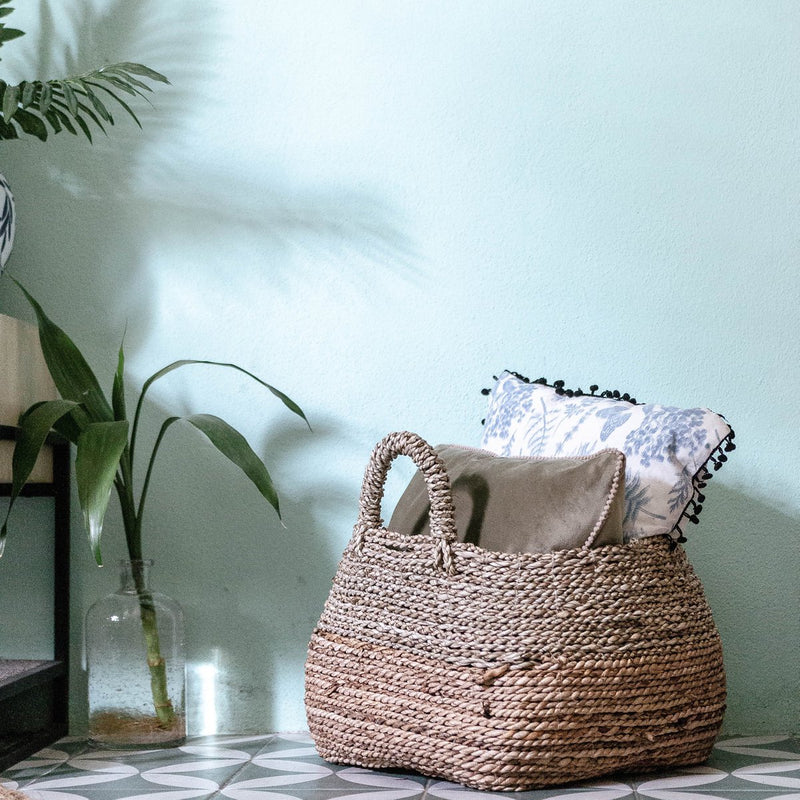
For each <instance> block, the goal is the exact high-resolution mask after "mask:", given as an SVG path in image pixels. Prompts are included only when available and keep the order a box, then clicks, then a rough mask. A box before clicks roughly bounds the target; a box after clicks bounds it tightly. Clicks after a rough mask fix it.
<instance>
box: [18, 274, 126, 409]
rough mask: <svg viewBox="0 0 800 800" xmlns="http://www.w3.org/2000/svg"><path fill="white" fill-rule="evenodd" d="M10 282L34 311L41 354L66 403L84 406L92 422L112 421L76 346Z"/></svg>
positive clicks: (105, 401) (30, 297)
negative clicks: (73, 402)
mask: <svg viewBox="0 0 800 800" xmlns="http://www.w3.org/2000/svg"><path fill="white" fill-rule="evenodd" d="M11 280H12V281H14V283H15V284H16V285H17V286H18V287H19V288H20V290H21V291H22V293H23V294H24V295H25V297H26V298H27V300H28V302H29V303H30V304H31V306H32V307H33V310H34V311H35V312H36V318H37V320H38V323H39V341H40V343H41V345H42V353H43V354H44V360H45V361H46V363H47V368H48V370H49V371H50V375H51V377H52V378H53V382H54V383H55V385H56V389H58V391H59V394H60V395H61V396H62V397H63V398H64V399H65V400H74V401H75V402H76V403H80V404H81V405H83V406H84V407H85V408H86V410H87V412H88V414H89V417H90V418H91V420H92V422H110V421H112V420H113V419H114V412H113V411H112V409H111V406H110V405H109V404H108V400H106V398H105V395H104V394H103V392H102V390H101V389H100V384H99V383H98V382H97V378H96V377H95V375H94V373H93V372H92V370H91V367H89V365H88V364H87V363H86V359H85V358H84V357H83V355H82V354H81V352H80V350H78V348H77V346H76V345H75V343H74V342H73V341H72V339H70V338H69V336H67V334H66V333H64V331H62V330H61V328H59V327H58V325H56V324H55V323H54V322H52V321H51V320H50V318H49V317H48V316H47V315H46V314H45V313H44V311H43V310H42V307H41V306H40V305H39V304H38V303H37V302H36V300H34V299H33V297H32V296H31V295H30V294H29V293H28V291H27V290H26V289H25V287H24V286H22V284H21V283H19V281H17V280H16V279H14V278H12V279H11Z"/></svg>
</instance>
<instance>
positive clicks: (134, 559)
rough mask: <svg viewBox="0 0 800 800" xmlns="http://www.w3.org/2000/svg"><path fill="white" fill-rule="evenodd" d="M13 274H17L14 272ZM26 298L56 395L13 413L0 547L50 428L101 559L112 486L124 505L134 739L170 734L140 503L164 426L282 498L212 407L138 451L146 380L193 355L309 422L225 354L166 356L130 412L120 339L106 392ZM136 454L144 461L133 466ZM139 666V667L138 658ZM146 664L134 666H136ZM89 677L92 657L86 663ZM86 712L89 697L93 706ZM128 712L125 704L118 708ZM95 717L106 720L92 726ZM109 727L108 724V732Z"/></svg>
mask: <svg viewBox="0 0 800 800" xmlns="http://www.w3.org/2000/svg"><path fill="white" fill-rule="evenodd" d="M12 280H13V279H12ZM14 283H15V284H16V285H17V286H18V287H19V288H20V290H21V291H22V292H23V294H24V295H25V297H26V298H27V300H28V302H29V303H30V305H31V307H32V308H33V310H34V312H35V314H36V319H37V325H38V331H39V339H40V342H41V347H42V352H43V354H44V359H45V362H46V363H47V367H48V370H49V372H50V375H51V376H52V378H53V381H54V383H55V386H56V388H57V389H58V392H59V394H60V397H59V398H58V399H55V400H46V401H41V402H38V403H35V404H34V405H32V406H31V407H30V408H29V409H27V410H26V411H25V412H24V413H23V414H22V415H21V417H20V419H19V428H20V437H19V439H18V441H17V443H16V446H15V448H14V455H13V460H12V471H13V482H12V492H11V499H10V504H9V507H8V511H7V514H6V518H5V521H4V523H3V525H2V528H0V554H1V553H2V548H3V546H4V542H5V539H6V534H7V529H8V518H9V514H10V512H11V509H12V508H13V505H14V502H15V500H16V499H17V497H18V496H19V494H20V491H21V490H22V487H23V486H24V485H25V483H26V482H27V480H28V477H29V475H30V473H31V470H32V469H33V466H34V464H35V462H36V459H37V457H38V454H39V452H40V450H41V449H42V447H43V445H44V444H45V440H46V438H47V436H48V435H49V434H50V433H51V431H55V432H56V433H57V434H60V435H61V436H63V437H65V438H66V439H68V440H69V441H70V442H71V443H72V444H73V445H74V446H75V476H76V484H77V490H78V500H79V504H80V508H81V511H82V513H83V520H84V524H85V527H86V531H87V533H88V537H89V543H90V546H91V549H92V553H93V554H94V557H95V559H96V561H97V563H98V564H102V556H101V548H100V542H101V534H102V531H103V520H104V517H105V514H106V509H107V508H108V504H109V501H110V497H111V494H112V492H116V495H117V498H118V500H119V506H120V510H121V512H122V524H123V527H124V531H125V541H126V545H127V551H128V555H129V558H130V564H131V567H130V581H131V585H130V587H129V594H132V595H134V596H135V598H136V603H137V605H138V609H137V616H138V620H137V624H139V625H140V626H141V634H142V636H141V637H140V639H141V644H142V652H141V658H142V665H145V664H146V671H147V673H148V683H149V687H150V692H151V703H152V713H151V714H149V715H148V717H147V719H145V720H142V719H138V720H129V723H130V725H131V726H135V727H136V729H137V730H139V731H141V730H149V731H151V734H152V735H151V736H150V738H148V735H147V734H145V735H144V737H143V736H142V735H138V736H137V737H136V738H135V739H133V743H135V744H137V745H141V744H146V743H157V744H164V743H174V742H176V741H180V740H181V739H182V738H183V734H184V733H185V727H184V724H185V723H184V720H183V716H182V709H181V701H180V698H177V700H176V699H173V697H171V696H170V692H169V689H168V682H167V673H168V668H169V665H168V663H167V659H166V658H165V657H164V654H163V653H162V651H161V646H160V635H159V624H158V622H159V621H158V615H157V603H156V602H154V596H153V593H152V592H151V591H150V589H149V587H148V585H147V579H146V577H147V576H146V573H147V562H146V560H145V559H144V552H143V547H142V532H143V520H144V512H145V503H146V500H147V497H148V491H149V489H150V486H151V481H152V477H153V468H154V465H155V463H156V457H157V456H158V453H159V451H160V448H161V445H162V443H163V441H164V438H165V436H166V435H167V433H168V431H169V430H170V428H172V426H173V425H174V424H176V423H178V422H180V421H184V422H186V423H188V424H189V425H192V426H194V428H196V429H197V430H198V431H200V432H201V433H202V434H204V435H205V437H206V438H207V439H208V440H209V441H210V442H211V444H212V445H213V446H214V447H215V448H216V449H217V450H218V451H219V452H220V453H222V455H224V456H225V457H226V458H227V459H229V460H230V461H231V462H232V463H233V464H235V465H236V466H237V467H239V468H240V469H241V471H242V472H243V473H244V474H245V476H246V477H247V478H248V479H249V480H250V482H251V483H252V484H253V485H254V486H255V487H256V488H257V489H258V491H259V492H260V493H261V495H262V496H263V497H264V499H265V500H266V501H267V502H268V503H269V504H270V505H271V506H272V507H273V509H274V510H275V512H276V513H277V514H278V516H279V517H280V506H279V502H278V496H277V493H276V491H275V487H274V485H273V482H272V479H271V477H270V475H269V472H268V471H267V467H266V466H265V464H264V462H263V461H262V460H261V458H259V457H258V455H256V453H255V452H254V451H253V449H252V448H251V447H250V445H249V444H248V443H247V441H246V439H245V438H244V437H243V436H242V435H241V434H240V433H239V432H238V431H237V430H236V429H235V428H233V427H232V426H231V425H229V424H228V423H227V422H225V421H224V420H222V419H220V418H219V417H216V416H213V415H210V414H191V415H188V416H183V417H180V416H169V417H167V418H166V419H165V420H164V421H163V423H162V424H161V427H160V430H159V432H158V434H157V436H156V437H155V441H154V443H153V444H152V445H151V446H150V448H149V453H145V454H143V453H142V447H143V445H142V444H141V442H140V439H141V433H140V421H141V417H142V412H143V409H144V401H145V398H146V395H147V392H148V390H149V389H150V388H151V386H152V385H153V384H154V383H155V382H156V381H158V380H160V379H161V378H163V377H165V376H166V375H168V374H170V373H171V372H173V371H175V370H177V369H180V368H183V367H186V366H188V365H193V364H203V365H210V366H218V367H225V368H228V369H233V370H236V371H238V372H240V373H244V374H245V375H247V376H248V377H249V378H251V379H252V380H254V381H255V382H257V383H258V384H260V385H261V386H262V387H264V388H266V389H267V390H268V391H270V392H271V393H272V394H273V395H274V396H275V397H276V398H278V400H280V402H281V403H283V405H284V406H285V407H286V408H287V409H288V410H289V411H291V412H292V413H293V414H296V415H297V416H299V417H300V418H301V419H302V420H303V421H304V422H306V424H308V421H307V419H306V417H305V414H304V413H303V411H302V410H301V408H300V407H299V406H298V405H297V404H296V403H295V402H294V401H293V400H291V399H290V398H289V397H288V396H287V395H285V394H284V393H283V392H281V391H280V390H278V389H276V388H275V387H274V386H271V385H270V384H268V383H265V382H264V381H263V380H261V379H260V378H258V377H257V376H256V375H254V374H252V373H251V372H248V371H247V370H245V369H243V368H242V367H239V366H237V365H236V364H231V363H220V362H214V361H198V360H188V359H187V360H180V361H175V362H173V363H171V364H168V365H166V366H165V367H163V368H162V369H160V370H158V371H157V372H155V373H154V374H153V375H151V376H150V377H149V378H148V379H147V380H146V381H145V382H144V384H143V385H142V388H141V390H140V392H139V395H138V399H137V402H136V405H135V409H134V412H133V414H132V415H130V414H129V413H128V406H127V403H126V390H125V382H124V368H125V355H124V351H123V347H122V346H120V348H119V353H118V358H117V368H116V372H115V374H114V379H113V385H112V388H111V392H110V393H109V395H108V396H106V395H105V394H104V393H103V391H102V389H101V388H100V384H99V382H98V380H97V378H96V377H95V374H94V372H93V371H92V369H91V368H90V367H89V365H88V363H87V362H86V359H85V358H84V356H83V355H82V353H81V352H80V350H79V349H78V347H77V345H76V344H75V343H74V342H73V341H72V339H71V338H70V337H69V336H68V335H67V334H66V333H65V332H64V331H63V330H62V329H61V328H59V327H58V326H57V325H56V324H55V323H54V322H52V321H51V320H50V318H49V317H48V316H47V315H46V314H45V312H44V310H43V309H42V307H41V306H40V305H39V303H38V302H37V301H36V300H35V299H34V298H33V297H32V296H31V295H30V294H29V293H28V292H27V291H26V290H25V289H24V287H22V286H21V285H20V284H19V283H18V282H17V281H14ZM140 461H141V462H142V464H143V467H141V468H140V469H137V467H138V466H139V463H140ZM143 669H145V668H144V667H143ZM141 671H142V670H140V672H141ZM90 678H91V664H90ZM97 711H98V716H97V718H96V719H95V720H93V719H92V718H91V717H90V734H91V735H92V738H94V739H95V740H96V741H100V742H103V743H105V744H112V745H113V744H117V745H119V744H123V743H126V741H127V740H129V739H130V738H131V736H130V731H129V729H128V728H126V726H125V724H124V722H125V720H123V721H122V722H120V720H116V722H115V724H114V726H113V727H112V728H109V722H108V720H109V714H111V715H112V716H113V709H112V710H111V712H110V711H109V709H108V708H105V709H102V710H97ZM91 712H92V708H91V702H90V714H91ZM121 716H123V717H125V716H129V715H127V714H123V715H121ZM93 724H97V725H98V726H102V730H101V729H97V730H93V729H92V726H93ZM106 731H109V732H106Z"/></svg>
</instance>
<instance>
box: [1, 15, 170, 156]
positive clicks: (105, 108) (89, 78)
mask: <svg viewBox="0 0 800 800" xmlns="http://www.w3.org/2000/svg"><path fill="white" fill-rule="evenodd" d="M1 4H2V0H0V5H1ZM3 10H4V9H2V7H0V13H2V11H3ZM8 32H9V29H8V28H5V29H3V30H1V31H0V36H2V35H3V34H4V33H5V34H7V33H8ZM142 78H143V79H144V80H141V79H142ZM146 81H151V82H158V83H169V81H168V80H167V78H166V77H165V76H164V75H162V74H161V73H160V72H156V71H155V70H153V69H150V68H149V67H145V66H144V65H143V64H136V63H133V62H130V61H123V62H121V63H119V64H109V65H107V66H104V67H100V69H96V70H92V71H90V72H86V73H84V74H83V75H76V76H72V77H68V78H54V79H51V80H47V81H22V83H19V84H7V83H6V82H5V81H3V80H0V108H1V109H2V111H0V139H18V138H19V137H20V135H21V134H27V135H29V136H35V137H36V138H37V139H40V140H41V141H43V142H44V141H46V140H47V137H48V135H49V133H50V132H51V131H52V133H60V132H61V131H63V130H66V131H69V133H72V134H74V135H77V134H78V133H79V131H80V132H82V133H83V134H84V135H85V136H86V138H87V139H88V140H89V141H90V142H91V141H92V130H93V129H99V130H100V131H102V132H103V133H105V130H106V126H107V125H114V116H113V114H112V109H113V110H118V109H120V108H121V109H122V110H124V111H125V112H126V114H128V115H129V116H130V117H131V118H132V119H133V121H134V122H135V123H136V124H137V125H138V126H139V127H140V128H141V127H142V126H141V123H140V122H139V118H138V117H137V116H136V113H135V112H134V110H133V109H132V108H131V106H130V105H129V103H128V102H127V101H126V100H125V99H123V97H122V95H129V96H130V97H133V98H135V97H143V98H145V99H147V94H146V93H147V92H151V91H152V89H151V88H150V86H149V85H148V84H147V83H146ZM110 101H111V102H110Z"/></svg>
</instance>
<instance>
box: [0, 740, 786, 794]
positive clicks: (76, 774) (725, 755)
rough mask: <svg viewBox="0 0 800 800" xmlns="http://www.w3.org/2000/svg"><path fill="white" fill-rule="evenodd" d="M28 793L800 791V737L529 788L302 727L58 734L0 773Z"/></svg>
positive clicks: (739, 743) (731, 745) (0, 780)
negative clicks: (163, 735) (372, 762)
mask: <svg viewBox="0 0 800 800" xmlns="http://www.w3.org/2000/svg"><path fill="white" fill-rule="evenodd" d="M0 786H4V787H6V788H8V789H19V790H21V791H22V792H24V793H25V794H26V795H28V796H29V797H30V798H31V800H212V798H213V800H222V798H229V800H481V798H486V797H506V798H514V800H624V798H630V800H645V798H646V799H647V800H800V740H799V739H796V738H792V737H789V736H758V737H736V738H728V739H722V740H720V741H719V742H718V743H717V745H716V746H715V747H714V752H713V754H712V756H711V759H710V760H709V761H708V763H707V764H705V765H703V766H700V767H689V768H685V769H678V770H672V771H668V772H664V773H650V774H647V775H640V776H635V775H628V776H614V777H613V778H610V779H606V780H599V781H593V782H588V783H582V784H575V785H573V786H569V787H559V788H557V789H546V790H541V791H532V792H514V793H493V792H479V791H475V790H473V789H466V788H464V787H463V786H459V785H457V784H454V783H447V782H445V781H440V780H436V779H431V778H425V777H423V776H421V775H416V774H413V773H403V772H380V771H373V770H367V769H360V768H356V767H346V766H337V765H334V764H329V763H328V762H326V761H323V760H322V759H321V758H320V757H319V756H318V755H317V753H316V751H315V750H314V746H313V745H312V743H311V740H310V739H309V737H308V734H306V733H298V734H269V735H264V736H215V737H199V738H193V739H190V740H188V741H187V743H186V744H185V745H183V746H182V747H179V748H173V749H168V750H127V751H124V750H97V749H92V748H90V747H88V746H87V744H86V742H85V741H83V740H81V739H76V738H66V739H61V740H59V741H58V742H56V743H55V744H54V745H52V746H51V747H49V748H46V749H44V750H40V751H39V752H38V753H36V754H35V755H34V756H31V757H30V758H29V759H27V760H26V761H22V762H20V763H19V764H16V765H14V766H13V767H11V768H9V769H7V770H6V771H5V772H3V773H0Z"/></svg>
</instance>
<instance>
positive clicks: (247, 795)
mask: <svg viewBox="0 0 800 800" xmlns="http://www.w3.org/2000/svg"><path fill="white" fill-rule="evenodd" d="M427 782H428V780H427V778H425V777H424V776H422V775H415V774H409V773H405V772H397V771H392V770H381V771H375V770H366V769H361V768H359V767H351V766H344V765H340V764H331V763H330V762H328V761H324V760H323V759H322V758H320V756H319V755H318V754H317V751H316V750H315V749H314V745H313V743H312V741H311V739H310V737H309V736H308V734H307V733H298V734H280V735H277V736H276V737H275V738H274V739H273V740H272V741H271V742H269V743H268V744H267V745H266V746H265V747H264V748H263V749H262V750H261V751H260V752H259V753H258V754H257V755H256V756H255V757H254V758H253V759H252V761H251V762H250V763H249V764H247V765H246V766H245V767H243V768H242V770H241V771H240V772H239V773H238V774H237V775H236V776H235V778H234V779H233V780H232V781H230V782H229V783H228V784H227V785H226V786H225V787H224V789H223V790H222V792H221V794H222V796H223V797H230V798H232V799H233V800H256V798H272V800H274V795H272V794H271V793H272V792H276V791H280V790H285V794H284V797H287V798H288V797H294V798H307V797H310V798H314V799H315V800H334V798H338V797H349V796H352V795H358V797H359V800H371V798H375V800H378V799H380V800H405V798H415V797H419V798H421V797H422V795H423V793H424V791H425V786H426V784H427Z"/></svg>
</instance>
